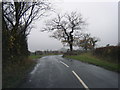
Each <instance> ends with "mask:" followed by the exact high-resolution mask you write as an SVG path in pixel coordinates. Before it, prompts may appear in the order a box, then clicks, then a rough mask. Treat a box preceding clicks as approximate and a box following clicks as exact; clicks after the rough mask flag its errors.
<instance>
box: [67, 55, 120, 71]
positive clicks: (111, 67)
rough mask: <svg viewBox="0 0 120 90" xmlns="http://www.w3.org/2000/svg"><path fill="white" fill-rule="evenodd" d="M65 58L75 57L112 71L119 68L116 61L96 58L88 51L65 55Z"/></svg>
mask: <svg viewBox="0 0 120 90" xmlns="http://www.w3.org/2000/svg"><path fill="white" fill-rule="evenodd" d="M65 57H66V58H71V59H76V60H79V61H82V62H87V63H90V64H94V65H97V66H101V67H103V68H106V69H108V70H112V71H116V72H117V71H118V70H120V69H119V68H120V65H119V66H118V64H117V63H112V62H109V61H106V60H104V59H101V58H98V57H96V56H93V55H92V54H90V53H84V54H81V55H76V56H75V55H73V56H68V55H67V56H65Z"/></svg>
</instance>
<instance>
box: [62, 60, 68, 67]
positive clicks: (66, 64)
mask: <svg viewBox="0 0 120 90" xmlns="http://www.w3.org/2000/svg"><path fill="white" fill-rule="evenodd" d="M60 63H62V64H63V65H65V66H66V67H69V66H68V65H67V64H65V63H64V62H62V61H60Z"/></svg>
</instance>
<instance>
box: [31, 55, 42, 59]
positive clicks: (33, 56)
mask: <svg viewBox="0 0 120 90" xmlns="http://www.w3.org/2000/svg"><path fill="white" fill-rule="evenodd" d="M42 56H44V55H30V56H29V58H30V59H38V58H41V57H42Z"/></svg>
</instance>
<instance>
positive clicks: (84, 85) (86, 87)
mask: <svg viewBox="0 0 120 90" xmlns="http://www.w3.org/2000/svg"><path fill="white" fill-rule="evenodd" d="M72 73H73V74H74V75H75V76H76V77H77V79H78V80H79V81H80V83H81V84H82V85H83V87H84V88H85V89H86V90H90V89H89V88H88V86H87V85H86V84H85V83H84V82H83V80H82V79H81V78H80V77H79V76H78V75H77V74H76V73H75V72H74V71H72Z"/></svg>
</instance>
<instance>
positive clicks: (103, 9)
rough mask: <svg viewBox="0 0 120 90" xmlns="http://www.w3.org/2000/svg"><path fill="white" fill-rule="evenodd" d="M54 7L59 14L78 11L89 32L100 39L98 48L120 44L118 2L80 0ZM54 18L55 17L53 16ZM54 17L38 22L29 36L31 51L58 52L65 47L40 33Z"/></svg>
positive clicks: (60, 3) (45, 33) (64, 0)
mask: <svg viewBox="0 0 120 90" xmlns="http://www.w3.org/2000/svg"><path fill="white" fill-rule="evenodd" d="M52 3H53V5H54V6H53V7H54V8H55V9H56V12H57V13H66V12H67V13H69V12H71V11H77V12H78V13H81V14H82V16H83V18H85V19H87V23H88V24H89V25H88V26H87V28H86V29H87V32H88V33H91V35H92V36H95V37H99V38H100V39H101V41H100V42H99V43H97V44H98V46H105V45H106V44H110V45H116V44H117V43H118V3H117V2H79V0H69V1H68V0H59V1H58V0H55V1H54V2H53V1H52ZM53 16H54V15H53ZM53 16H52V15H51V16H50V17H47V18H42V19H41V20H40V21H36V22H35V24H34V26H35V28H33V29H32V31H31V34H30V35H29V36H28V47H29V50H30V51H35V50H47V49H48V50H58V49H61V48H62V47H63V45H62V44H61V42H60V41H58V40H56V39H54V38H50V37H49V35H51V33H48V32H40V30H41V29H42V27H43V24H44V20H46V19H51V17H53Z"/></svg>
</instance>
